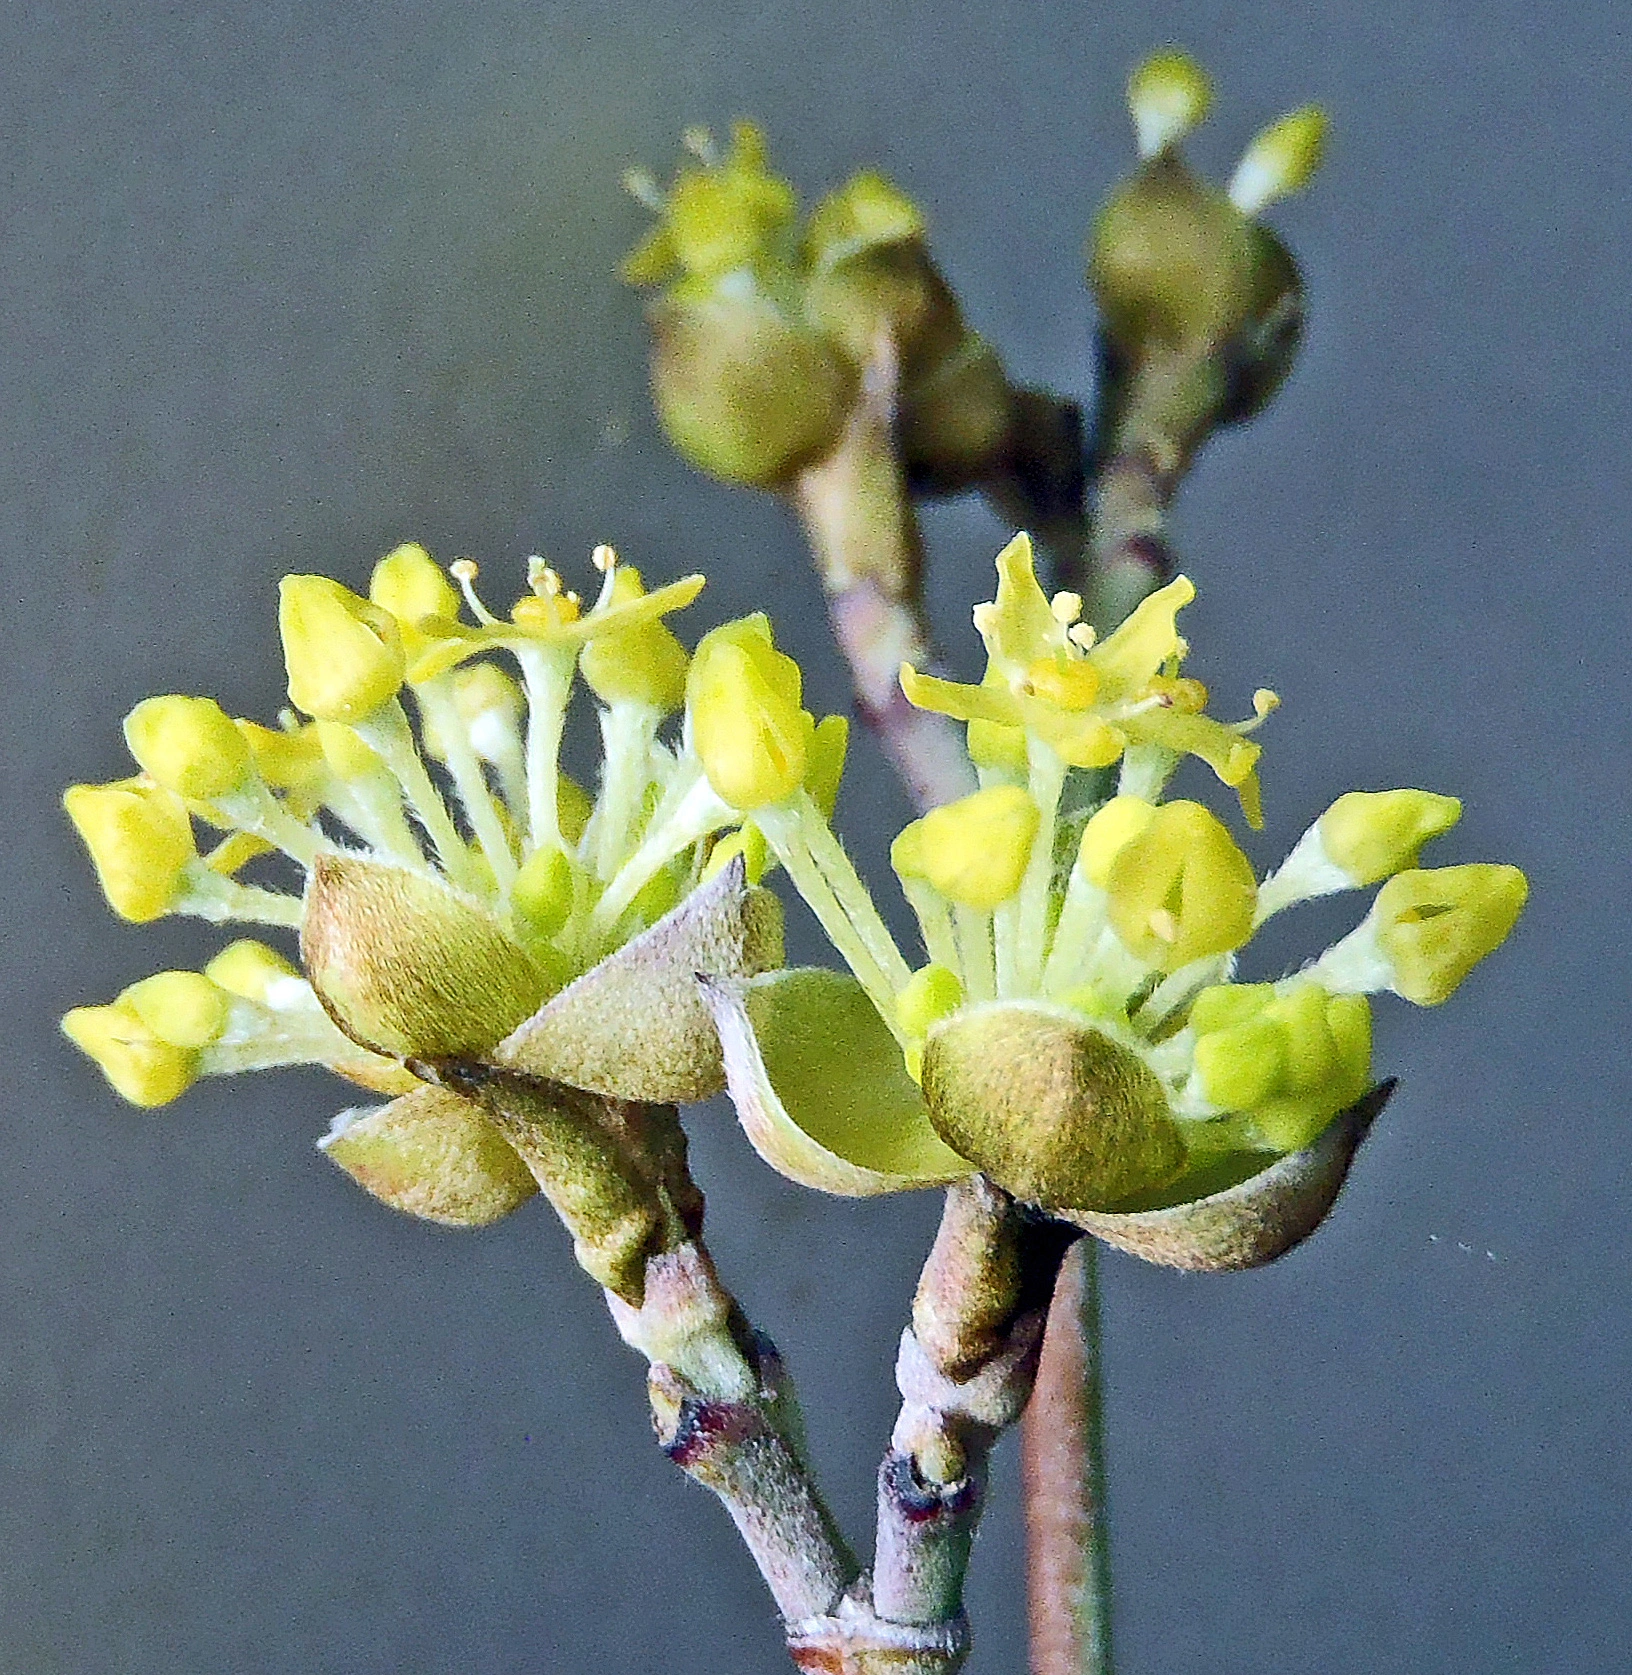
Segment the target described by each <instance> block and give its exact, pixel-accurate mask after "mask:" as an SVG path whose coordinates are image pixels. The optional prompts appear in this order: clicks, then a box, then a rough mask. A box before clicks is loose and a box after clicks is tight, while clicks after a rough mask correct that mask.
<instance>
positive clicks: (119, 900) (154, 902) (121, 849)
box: [62, 779, 198, 1050]
mask: <svg viewBox="0 0 1632 1675" xmlns="http://www.w3.org/2000/svg"><path fill="white" fill-rule="evenodd" d="M62 806H63V808H64V809H66V810H67V813H68V818H69V819H70V820H72V821H73V823H74V826H75V828H76V829H77V831H78V832H79V835H80V837H81V838H82V839H83V840H84V843H85V847H86V848H87V849H88V850H89V851H90V853H91V861H92V864H93V865H94V866H95V867H96V877H97V882H98V883H99V884H101V886H102V893H103V895H105V896H106V897H107V898H108V905H109V906H110V907H112V909H113V910H114V912H115V913H117V914H118V915H119V916H120V917H121V918H123V919H129V920H132V921H133V922H134V923H136V924H143V923H145V922H146V921H147V920H149V919H157V918H158V917H159V916H160V915H161V914H163V913H166V912H168V911H169V908H170V906H171V903H172V902H174V901H175V899H176V896H177V894H178V893H179V891H180V889H181V881H182V874H183V873H184V871H185V870H186V868H187V866H188V865H189V863H191V862H192V861H194V860H196V859H197V858H198V851H197V849H196V848H195V847H194V844H193V827H192V822H191V821H190V820H189V819H188V818H187V810H186V808H185V807H184V806H183V805H182V801H181V799H180V798H179V797H178V796H177V795H176V794H175V793H174V792H173V791H167V790H165V789H164V787H163V786H159V785H153V784H149V783H148V782H147V781H145V780H140V779H129V780H123V781H120V782H119V783H117V784H114V785H73V786H70V787H69V788H68V790H67V792H65V793H64V795H63V799H62ZM87 1050H88V1049H87Z"/></svg>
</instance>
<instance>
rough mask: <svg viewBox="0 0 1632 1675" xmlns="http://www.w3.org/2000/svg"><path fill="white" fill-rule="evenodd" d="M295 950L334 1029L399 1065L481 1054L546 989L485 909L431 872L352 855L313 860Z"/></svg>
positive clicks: (530, 1008) (534, 1004)
mask: <svg viewBox="0 0 1632 1675" xmlns="http://www.w3.org/2000/svg"><path fill="white" fill-rule="evenodd" d="M300 942H301V955H302V958H303V960H304V962H305V966H306V970H307V973H308V975H309V976H310V978H311V982H312V986H313V988H315V989H316V991H317V993H318V996H319V998H320V999H321V1000H322V1002H323V1004H324V1006H325V1007H326V1008H327V1010H328V1012H329V1014H330V1016H332V1017H333V1019H334V1021H335V1022H336V1023H337V1024H339V1026H340V1027H341V1028H342V1029H343V1030H344V1031H345V1032H346V1033H347V1034H348V1035H349V1036H351V1038H352V1039H353V1040H354V1041H356V1042H358V1043H359V1044H360V1045H362V1046H365V1047H368V1048H370V1049H371V1050H372V1051H374V1052H378V1053H385V1054H387V1055H389V1056H391V1057H394V1058H421V1059H433V1060H434V1059H449V1058H458V1057H468V1056H471V1055H473V1054H477V1053H481V1052H483V1051H485V1050H486V1049H487V1048H489V1047H491V1046H492V1045H493V1044H494V1043H495V1042H496V1041H498V1040H499V1039H500V1037H502V1036H504V1035H507V1034H508V1033H509V1032H510V1031H511V1030H512V1029H514V1028H515V1027H516V1025H517V1024H519V1023H520V1022H522V1020H523V1019H525V1018H527V1017H529V1016H530V1015H531V1014H532V1013H533V1011H534V1010H535V1009H536V1008H537V1006H538V1005H539V1003H540V1001H542V1000H543V998H544V995H545V990H546V987H547V984H546V980H545V978H544V977H543V975H542V974H541V973H540V972H539V970H538V968H537V967H536V966H535V965H534V964H533V962H532V961H531V960H530V959H528V957H527V955H526V954H525V953H524V952H523V951H522V949H521V947H520V946H519V945H518V944H517V943H516V942H514V941H513V940H512V939H511V938H510V936H509V935H507V934H506V932H505V931H504V929H503V928H502V927H501V926H500V925H499V924H498V922H497V921H496V920H495V919H494V918H493V917H492V916H491V915H490V914H489V913H488V912H487V911H486V910H485V909H484V908H481V907H479V906H477V905H476V903H474V902H472V901H470V900H468V899H467V898H465V897H463V896H460V895H457V894H455V892H454V891H453V890H452V889H451V888H450V887H449V886H448V885H447V884H445V883H443V882H442V881H441V880H440V879H437V878H434V877H432V876H430V875H429V874H426V873H419V872H408V871H406V870H404V869H403V868H400V867H391V866H384V865H382V864H380V863H378V862H375V861H365V860H361V859H357V858H353V857H350V856H333V855H322V856H319V858H318V860H317V864H316V866H315V867H314V869H313V871H312V877H311V883H310V885H309V886H308V888H307V893H306V917H305V923H304V924H303V925H302V927H301V933H300Z"/></svg>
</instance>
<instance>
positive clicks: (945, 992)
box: [895, 962, 963, 1037]
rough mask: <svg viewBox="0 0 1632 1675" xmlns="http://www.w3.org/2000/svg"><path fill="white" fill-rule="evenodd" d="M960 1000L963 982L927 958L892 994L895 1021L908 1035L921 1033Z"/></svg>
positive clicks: (947, 1014)
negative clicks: (898, 989) (903, 985)
mask: <svg viewBox="0 0 1632 1675" xmlns="http://www.w3.org/2000/svg"><path fill="white" fill-rule="evenodd" d="M962 1004H963V984H962V983H960V982H959V981H958V976H957V973H956V972H953V971H948V970H947V968H946V967H945V966H944V965H936V964H935V963H934V962H931V963H930V964H929V965H926V966H923V967H921V968H920V969H919V970H917V971H915V972H913V974H912V976H911V977H910V978H909V979H908V982H907V986H906V987H905V988H904V989H903V990H902V991H901V992H900V994H898V995H897V996H896V997H895V1021H896V1022H897V1023H898V1024H900V1026H901V1027H902V1029H904V1030H905V1031H906V1032H907V1034H908V1035H916V1036H920V1037H922V1036H925V1035H928V1034H929V1031H930V1026H931V1025H932V1024H938V1023H939V1022H940V1021H941V1019H942V1018H945V1017H949V1016H950V1015H951V1014H952V1013H954V1012H956V1011H957V1009H958V1008H959V1007H960V1006H961V1005H962Z"/></svg>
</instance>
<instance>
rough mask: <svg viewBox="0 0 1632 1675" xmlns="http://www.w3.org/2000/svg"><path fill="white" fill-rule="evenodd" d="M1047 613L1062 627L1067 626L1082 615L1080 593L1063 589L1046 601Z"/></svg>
mask: <svg viewBox="0 0 1632 1675" xmlns="http://www.w3.org/2000/svg"><path fill="white" fill-rule="evenodd" d="M1048 609H1049V613H1050V614H1051V615H1052V616H1053V618H1054V620H1055V621H1056V622H1057V623H1059V625H1060V626H1061V627H1062V628H1069V627H1070V626H1071V624H1072V623H1074V622H1075V621H1076V620H1077V618H1078V617H1079V616H1081V615H1082V595H1081V594H1080V593H1067V592H1066V591H1064V590H1063V589H1062V590H1061V591H1060V592H1059V593H1056V594H1055V595H1054V597H1053V598H1052V599H1050V600H1049V602H1048Z"/></svg>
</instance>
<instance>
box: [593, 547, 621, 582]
mask: <svg viewBox="0 0 1632 1675" xmlns="http://www.w3.org/2000/svg"><path fill="white" fill-rule="evenodd" d="M589 561H590V563H591V564H593V565H594V566H595V568H596V569H597V570H599V571H600V573H601V574H602V575H603V576H606V575H610V574H611V572H612V571H613V570H614V569H616V568H617V563H618V554H617V550H616V549H615V548H613V547H609V546H607V545H605V543H604V542H603V543H602V545H600V546H598V547H597V548H596V549H595V550H594V552H592V553H591V554H590V555H589Z"/></svg>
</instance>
